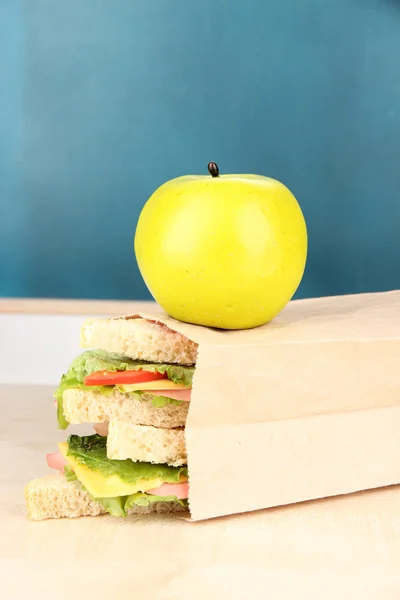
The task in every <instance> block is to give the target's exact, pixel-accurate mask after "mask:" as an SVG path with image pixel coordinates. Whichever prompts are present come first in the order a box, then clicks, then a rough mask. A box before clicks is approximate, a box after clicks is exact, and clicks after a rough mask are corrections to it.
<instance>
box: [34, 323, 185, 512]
mask: <svg viewBox="0 0 400 600" xmlns="http://www.w3.org/2000/svg"><path fill="white" fill-rule="evenodd" d="M81 346H82V347H83V348H87V349H88V350H86V351H85V352H83V354H81V355H80V356H78V357H77V358H76V359H75V360H74V361H73V363H72V364H71V366H70V368H69V369H68V371H67V373H66V374H64V375H63V377H62V379H61V382H60V385H59V387H58V389H57V391H56V393H55V398H56V404H57V417H58V423H59V427H60V428H61V429H66V428H67V427H68V425H69V424H81V423H93V424H94V429H95V433H93V435H88V436H78V435H70V436H69V437H68V440H67V441H66V442H63V443H61V444H59V452H55V453H53V454H49V455H48V456H47V462H48V465H49V466H50V467H52V468H54V469H55V470H56V471H58V474H54V475H49V476H47V477H44V478H42V479H36V480H34V481H32V482H30V483H29V484H28V485H27V486H26V489H25V496H26V501H27V507H28V515H29V517H30V518H31V519H34V520H39V519H47V518H58V517H78V516H85V515H93V516H94V515H98V514H102V513H106V512H109V513H110V514H112V515H114V516H125V515H127V514H130V513H148V512H154V511H156V512H175V511H182V510H186V508H187V498H188V473H187V466H186V463H187V457H186V446H185V429H184V428H185V423H186V417H187V413H188V407H189V402H190V395H191V387H192V380H193V374H194V369H195V367H194V365H195V362H196V354H197V344H195V343H194V342H192V341H190V340H188V339H187V338H186V337H184V336H183V335H181V334H180V333H177V332H175V331H172V330H171V329H169V328H168V327H167V326H166V325H164V324H162V323H158V322H156V321H152V320H148V319H144V318H142V317H139V316H136V315H134V316H132V317H123V318H117V319H97V320H94V319H89V320H87V321H86V322H85V324H84V325H83V328H82V331H81ZM92 348H95V350H93V349H92Z"/></svg>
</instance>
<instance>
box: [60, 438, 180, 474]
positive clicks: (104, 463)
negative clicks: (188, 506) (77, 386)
mask: <svg viewBox="0 0 400 600" xmlns="http://www.w3.org/2000/svg"><path fill="white" fill-rule="evenodd" d="M68 456H72V457H73V458H74V459H75V460H77V461H78V462H80V463H81V464H83V465H85V466H86V467H87V468H88V469H91V470H92V471H97V472H98V473H101V474H102V475H104V477H109V476H110V475H116V476H117V477H119V478H120V479H121V480H122V481H124V482H126V483H132V484H135V483H137V482H138V481H139V480H140V479H157V478H160V479H162V480H163V481H165V482H168V483H178V482H179V481H181V479H182V478H187V475H188V471H187V467H171V466H169V465H157V464H153V463H147V462H133V461H132V460H130V459H126V460H114V459H110V458H107V438H106V437H103V436H101V435H97V434H94V435H86V436H83V437H81V436H79V435H70V436H69V438H68Z"/></svg>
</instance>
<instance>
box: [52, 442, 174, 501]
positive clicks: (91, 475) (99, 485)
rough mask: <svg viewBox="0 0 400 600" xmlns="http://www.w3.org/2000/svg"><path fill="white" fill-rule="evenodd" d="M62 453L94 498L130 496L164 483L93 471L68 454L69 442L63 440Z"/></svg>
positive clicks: (158, 479)
mask: <svg viewBox="0 0 400 600" xmlns="http://www.w3.org/2000/svg"><path fill="white" fill-rule="evenodd" d="M58 447H59V449H60V452H61V454H62V455H63V457H64V458H65V460H66V461H67V463H68V464H69V466H70V467H71V469H73V471H74V473H75V475H76V476H77V478H78V479H79V481H80V482H81V483H82V485H84V486H85V488H86V489H87V491H88V492H89V494H91V496H93V498H114V497H115V496H129V495H130V494H136V492H145V491H146V490H152V489H154V488H157V487H159V486H160V485H162V484H163V483H164V480H163V479H160V478H157V479H139V481H137V482H136V483H134V484H132V483H126V482H125V481H123V480H122V479H120V477H118V475H110V476H109V477H105V476H104V475H102V473H99V472H98V471H92V469H88V467H86V466H85V465H83V464H81V463H80V462H78V461H77V460H76V459H75V458H73V457H72V456H67V452H68V443H67V442H61V443H60V444H58Z"/></svg>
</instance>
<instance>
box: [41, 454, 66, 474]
mask: <svg viewBox="0 0 400 600" xmlns="http://www.w3.org/2000/svg"><path fill="white" fill-rule="evenodd" d="M46 460H47V464H48V465H49V467H50V469H58V470H59V471H61V473H64V467H65V465H66V464H67V461H66V460H65V458H64V457H63V455H62V454H61V452H53V454H46Z"/></svg>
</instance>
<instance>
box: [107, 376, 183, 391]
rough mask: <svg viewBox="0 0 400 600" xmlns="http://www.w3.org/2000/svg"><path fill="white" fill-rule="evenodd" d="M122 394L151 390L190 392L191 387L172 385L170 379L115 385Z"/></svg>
mask: <svg viewBox="0 0 400 600" xmlns="http://www.w3.org/2000/svg"><path fill="white" fill-rule="evenodd" d="M117 385H118V387H119V388H121V390H123V391H124V392H145V391H149V392H150V391H153V390H190V389H191V387H190V386H187V385H184V384H183V383H174V382H173V381H171V380H170V379H157V380H156V381H145V382H143V383H132V384H131V383H129V384H120V383H118V384H117Z"/></svg>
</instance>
